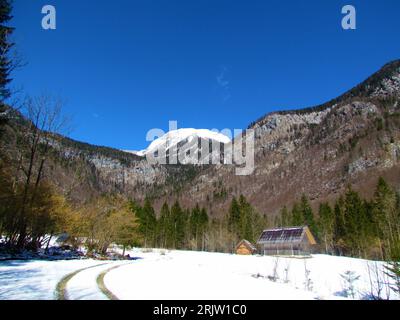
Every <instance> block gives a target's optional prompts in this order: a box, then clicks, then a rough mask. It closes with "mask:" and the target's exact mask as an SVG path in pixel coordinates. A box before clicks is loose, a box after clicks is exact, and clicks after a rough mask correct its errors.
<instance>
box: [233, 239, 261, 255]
mask: <svg viewBox="0 0 400 320" xmlns="http://www.w3.org/2000/svg"><path fill="white" fill-rule="evenodd" d="M235 251H236V254H240V255H252V254H253V253H254V252H256V251H257V248H256V247H255V246H253V245H252V244H251V243H250V241H247V240H242V241H240V242H239V243H238V245H237V246H236V250H235Z"/></svg>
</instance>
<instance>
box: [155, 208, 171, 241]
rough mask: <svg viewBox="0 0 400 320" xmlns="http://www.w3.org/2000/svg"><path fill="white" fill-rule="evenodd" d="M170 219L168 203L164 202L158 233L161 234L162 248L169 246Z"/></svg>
mask: <svg viewBox="0 0 400 320" xmlns="http://www.w3.org/2000/svg"><path fill="white" fill-rule="evenodd" d="M169 221H170V211H169V206H168V203H166V202H164V204H163V206H162V207H161V212H160V218H159V220H158V223H157V226H158V228H157V229H158V235H159V244H160V247H162V248H167V247H168V242H167V239H168V238H169V231H170V228H169Z"/></svg>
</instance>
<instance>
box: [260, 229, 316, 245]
mask: <svg viewBox="0 0 400 320" xmlns="http://www.w3.org/2000/svg"><path fill="white" fill-rule="evenodd" d="M304 237H306V238H307V240H308V241H309V242H310V244H316V241H315V238H314V236H313V235H312V234H311V231H310V229H309V228H308V227H307V226H301V227H288V228H275V229H267V230H264V231H263V232H262V234H261V236H260V239H258V241H257V243H258V244H265V243H270V244H272V243H299V242H301V241H302V240H303V239H304Z"/></svg>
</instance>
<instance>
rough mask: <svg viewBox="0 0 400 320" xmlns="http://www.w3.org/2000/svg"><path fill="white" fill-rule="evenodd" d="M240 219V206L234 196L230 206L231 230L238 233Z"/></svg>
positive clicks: (229, 222) (229, 221)
mask: <svg viewBox="0 0 400 320" xmlns="http://www.w3.org/2000/svg"><path fill="white" fill-rule="evenodd" d="M239 221H240V207H239V203H238V201H237V200H236V198H235V197H233V199H232V202H231V205H230V208H229V219H228V225H229V231H230V232H232V233H234V234H237V233H238V226H239Z"/></svg>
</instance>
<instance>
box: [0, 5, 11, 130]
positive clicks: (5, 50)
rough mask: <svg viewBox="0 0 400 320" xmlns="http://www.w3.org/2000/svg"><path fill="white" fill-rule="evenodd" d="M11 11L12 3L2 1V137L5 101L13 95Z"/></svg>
mask: <svg viewBox="0 0 400 320" xmlns="http://www.w3.org/2000/svg"><path fill="white" fill-rule="evenodd" d="M11 10H12V6H11V1H9V0H0V135H1V132H2V126H3V125H4V124H5V123H6V121H7V114H6V110H7V108H6V105H5V100H7V99H8V98H9V97H10V95H11V93H10V90H9V88H8V85H9V83H10V81H11V78H10V72H11V69H12V60H11V59H10V57H9V52H10V49H11V48H12V46H13V43H12V42H11V41H10V36H11V34H12V32H13V31H14V28H11V27H10V26H8V25H7V23H8V22H9V21H10V20H11V18H12V16H11Z"/></svg>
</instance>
